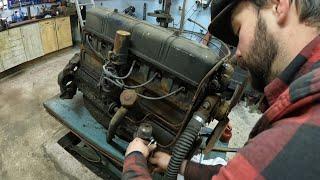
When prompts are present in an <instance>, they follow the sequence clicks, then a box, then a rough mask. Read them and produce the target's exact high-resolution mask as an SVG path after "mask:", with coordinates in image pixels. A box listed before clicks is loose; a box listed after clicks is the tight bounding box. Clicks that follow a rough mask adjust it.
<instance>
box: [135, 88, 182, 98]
mask: <svg viewBox="0 0 320 180" xmlns="http://www.w3.org/2000/svg"><path fill="white" fill-rule="evenodd" d="M184 89H185V88H184V87H180V88H179V89H177V90H175V91H173V92H171V93H169V94H166V95H164V96H160V97H150V96H145V95H143V94H139V93H137V95H138V96H139V97H142V98H144V99H148V100H160V99H164V98H167V97H169V96H172V95H174V94H176V93H178V92H180V91H182V90H184Z"/></svg>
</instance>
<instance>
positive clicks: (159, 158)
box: [149, 151, 188, 175]
mask: <svg viewBox="0 0 320 180" xmlns="http://www.w3.org/2000/svg"><path fill="white" fill-rule="evenodd" d="M170 159H171V156H170V155H169V154H167V153H164V152H160V151H158V152H156V153H154V155H153V156H152V157H150V158H149V162H150V163H151V164H153V165H155V166H156V168H154V169H153V172H165V171H167V169H168V165H169V162H170ZM187 162H188V161H187V160H184V161H182V164H181V166H180V171H179V174H181V175H184V171H185V169H186V165H187Z"/></svg>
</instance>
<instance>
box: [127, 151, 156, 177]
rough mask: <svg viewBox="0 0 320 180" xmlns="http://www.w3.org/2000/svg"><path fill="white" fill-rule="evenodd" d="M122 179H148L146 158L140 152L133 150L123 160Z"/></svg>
mask: <svg viewBox="0 0 320 180" xmlns="http://www.w3.org/2000/svg"><path fill="white" fill-rule="evenodd" d="M122 179H135V180H138V179H146V180H148V179H150V180H151V176H150V173H149V172H148V166H147V160H146V158H145V157H143V155H142V153H141V152H138V151H135V152H132V153H130V154H128V155H127V156H126V158H125V160H124V165H123V172H122Z"/></svg>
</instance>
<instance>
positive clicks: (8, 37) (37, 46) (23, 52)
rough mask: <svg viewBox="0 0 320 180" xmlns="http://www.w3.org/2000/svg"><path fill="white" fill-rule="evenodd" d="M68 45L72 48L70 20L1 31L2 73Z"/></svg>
mask: <svg viewBox="0 0 320 180" xmlns="http://www.w3.org/2000/svg"><path fill="white" fill-rule="evenodd" d="M69 46H72V35H71V25H70V17H60V18H53V19H48V20H43V21H40V22H38V23H33V24H27V25H23V26H21V27H16V28H12V29H9V30H5V31H1V32H0V72H3V71H5V70H7V69H9V68H12V67H14V66H17V65H19V64H22V63H24V62H26V61H29V60H33V59H36V58H38V57H40V56H43V55H45V54H48V53H51V52H54V51H57V50H59V49H63V48H66V47H69Z"/></svg>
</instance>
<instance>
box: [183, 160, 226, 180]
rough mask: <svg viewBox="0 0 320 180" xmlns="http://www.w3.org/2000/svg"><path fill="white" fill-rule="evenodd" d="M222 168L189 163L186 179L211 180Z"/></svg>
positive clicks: (185, 173)
mask: <svg viewBox="0 0 320 180" xmlns="http://www.w3.org/2000/svg"><path fill="white" fill-rule="evenodd" d="M221 167H222V165H220V164H219V165H215V166H209V165H203V164H199V163H195V162H192V161H189V162H188V164H187V166H186V169H185V172H184V178H185V179H186V180H189V179H190V180H191V179H197V180H204V179H205V180H208V179H211V178H212V176H214V175H216V174H217V173H218V172H219V170H220V168H221ZM200 174H201V175H200Z"/></svg>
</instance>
